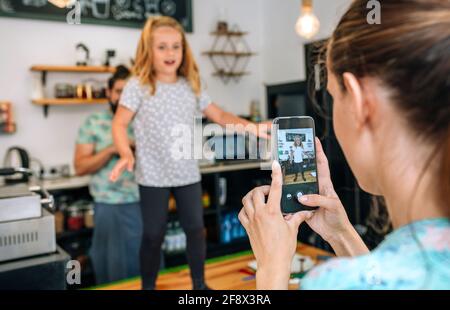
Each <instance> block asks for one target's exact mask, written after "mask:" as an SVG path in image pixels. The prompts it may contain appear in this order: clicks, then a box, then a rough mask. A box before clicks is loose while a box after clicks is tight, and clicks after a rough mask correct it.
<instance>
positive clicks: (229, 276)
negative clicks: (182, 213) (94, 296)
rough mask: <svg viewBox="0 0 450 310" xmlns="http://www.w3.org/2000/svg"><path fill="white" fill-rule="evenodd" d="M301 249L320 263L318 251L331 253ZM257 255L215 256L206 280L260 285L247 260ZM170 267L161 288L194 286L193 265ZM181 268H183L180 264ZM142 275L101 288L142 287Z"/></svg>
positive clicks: (217, 285) (219, 285)
mask: <svg viewBox="0 0 450 310" xmlns="http://www.w3.org/2000/svg"><path fill="white" fill-rule="evenodd" d="M297 253H299V254H303V255H308V256H310V257H311V258H312V259H313V260H314V261H315V262H316V263H317V262H318V261H317V256H318V255H325V256H329V255H331V254H330V253H328V252H325V251H323V250H320V249H317V248H314V247H311V246H308V245H304V244H299V245H298V248H297ZM253 259H254V256H253V254H251V252H250V251H246V252H243V253H239V254H236V255H230V256H225V257H222V258H218V259H212V260H210V261H208V262H207V264H206V267H205V273H206V282H207V283H208V285H209V286H210V287H211V288H212V289H214V290H254V289H255V288H256V282H255V276H254V272H253V271H252V270H251V269H250V268H248V267H247V264H248V263H249V262H250V261H252V260H253ZM176 269H177V268H175V269H171V270H170V269H169V270H168V271H165V272H164V271H163V272H161V274H160V276H159V277H158V280H157V285H156V288H157V289H158V290H190V289H191V288H192V285H191V279H190V276H189V269H187V268H186V267H182V269H181V270H176ZM178 269H179V268H178ZM140 288H141V281H140V279H131V280H125V281H121V282H118V283H113V284H109V285H106V286H102V287H99V288H97V289H101V290H139V289H140ZM289 288H290V289H297V288H298V287H297V286H296V285H290V287H289Z"/></svg>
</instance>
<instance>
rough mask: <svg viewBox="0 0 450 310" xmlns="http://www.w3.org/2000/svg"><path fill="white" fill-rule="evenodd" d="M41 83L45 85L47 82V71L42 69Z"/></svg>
mask: <svg viewBox="0 0 450 310" xmlns="http://www.w3.org/2000/svg"><path fill="white" fill-rule="evenodd" d="M41 83H42V87H45V84H47V71H42V73H41Z"/></svg>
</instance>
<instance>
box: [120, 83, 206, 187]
mask: <svg viewBox="0 0 450 310" xmlns="http://www.w3.org/2000/svg"><path fill="white" fill-rule="evenodd" d="M210 103H211V99H210V97H209V96H208V95H207V94H206V93H205V92H202V93H201V95H200V96H199V97H196V96H195V94H194V92H193V91H192V88H191V86H190V85H189V83H188V81H187V80H186V79H185V78H182V77H180V78H179V79H178V81H177V82H176V83H173V84H167V83H161V82H157V83H156V92H155V94H154V95H153V96H152V95H151V94H150V88H149V86H147V85H142V84H141V83H140V82H139V80H138V79H137V78H136V77H132V78H131V79H130V80H129V81H128V82H127V84H126V86H125V88H124V90H123V92H122V96H121V98H120V104H121V105H122V106H124V107H126V108H128V109H129V110H131V111H133V112H135V113H136V114H135V116H134V119H133V122H132V126H133V130H134V134H135V138H136V181H137V183H139V184H141V185H144V186H153V187H173V186H183V185H188V184H193V183H196V182H199V181H200V172H199V168H198V163H197V160H195V159H193V156H190V157H189V159H186V158H182V159H175V158H174V157H173V154H172V150H173V147H174V144H175V141H176V139H179V138H180V137H177V136H175V137H174V132H173V127H174V126H176V125H178V126H182V127H181V128H185V129H186V130H187V129H189V130H190V135H189V134H188V135H184V136H185V137H190V138H189V139H190V141H186V142H187V143H189V144H190V145H191V146H193V134H194V117H195V116H198V115H201V111H203V110H204V109H205V108H206V107H207V106H208V105H209V104H210ZM191 149H193V148H192V147H191Z"/></svg>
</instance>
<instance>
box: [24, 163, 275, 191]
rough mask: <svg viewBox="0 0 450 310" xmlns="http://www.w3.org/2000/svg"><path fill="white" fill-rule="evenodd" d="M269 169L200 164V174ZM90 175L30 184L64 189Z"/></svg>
mask: <svg viewBox="0 0 450 310" xmlns="http://www.w3.org/2000/svg"><path fill="white" fill-rule="evenodd" d="M262 166H263V167H265V168H269V169H270V162H259V161H258V162H256V161H249V162H246V161H242V162H239V163H231V162H230V163H215V164H212V165H201V166H200V173H201V174H211V173H220V172H230V171H239V170H249V169H260V168H261V167H262ZM90 179H91V177H90V176H82V177H79V176H71V177H67V178H59V179H52V180H44V181H43V182H42V183H39V182H37V181H32V182H30V186H32V185H39V186H42V187H43V188H45V189H47V190H48V191H57V190H65V189H75V188H81V187H85V186H88V185H89V181H90Z"/></svg>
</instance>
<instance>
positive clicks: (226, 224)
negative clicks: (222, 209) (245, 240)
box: [222, 214, 231, 243]
mask: <svg viewBox="0 0 450 310" xmlns="http://www.w3.org/2000/svg"><path fill="white" fill-rule="evenodd" d="M222 225H223V229H222V242H223V243H229V242H230V241H231V222H230V215H229V214H226V215H225V216H224V218H223V220H222Z"/></svg>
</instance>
